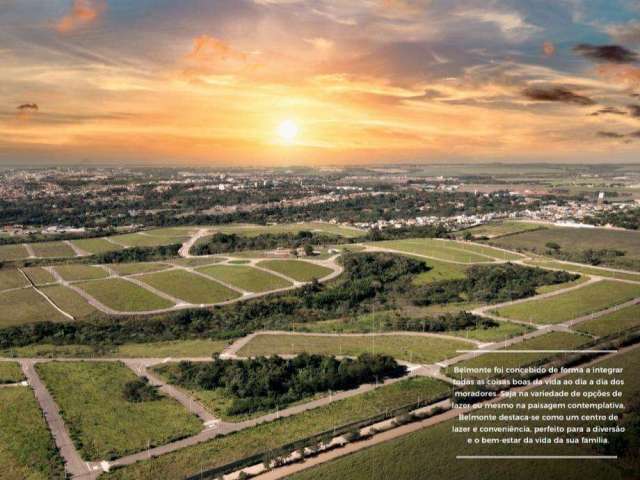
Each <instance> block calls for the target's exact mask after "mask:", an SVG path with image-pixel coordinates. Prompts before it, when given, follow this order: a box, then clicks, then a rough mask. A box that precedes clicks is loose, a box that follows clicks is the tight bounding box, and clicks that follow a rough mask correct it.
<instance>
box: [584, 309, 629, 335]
mask: <svg viewBox="0 0 640 480" xmlns="http://www.w3.org/2000/svg"><path fill="white" fill-rule="evenodd" d="M638 325H640V304H636V305H632V306H630V307H626V308H622V309H620V310H618V311H616V312H612V313H609V314H607V315H603V316H601V317H598V318H594V319H593V320H587V321H586V322H582V323H579V324H577V325H576V326H575V327H574V328H575V329H576V330H578V331H580V332H586V333H590V334H591V335H596V336H599V337H600V336H606V335H611V334H612V333H620V332H624V331H625V330H630V329H634V328H635V327H637V326H638Z"/></svg>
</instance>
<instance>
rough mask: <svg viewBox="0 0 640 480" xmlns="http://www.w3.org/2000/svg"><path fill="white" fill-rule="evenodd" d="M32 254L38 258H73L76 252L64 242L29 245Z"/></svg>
mask: <svg viewBox="0 0 640 480" xmlns="http://www.w3.org/2000/svg"><path fill="white" fill-rule="evenodd" d="M30 246H31V248H32V249H33V253H35V254H36V257H40V258H66V257H75V256H76V252H74V251H73V248H71V247H70V246H69V245H67V244H66V243H64V242H42V243H32V244H30Z"/></svg>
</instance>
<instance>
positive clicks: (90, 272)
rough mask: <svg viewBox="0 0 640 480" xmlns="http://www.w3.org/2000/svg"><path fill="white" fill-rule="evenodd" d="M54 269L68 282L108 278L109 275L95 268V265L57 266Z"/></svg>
mask: <svg viewBox="0 0 640 480" xmlns="http://www.w3.org/2000/svg"><path fill="white" fill-rule="evenodd" d="M51 268H53V269H54V270H55V271H56V272H58V273H59V274H60V276H61V277H62V278H64V279H65V280H66V281H68V282H75V281H80V280H95V279H98V278H107V277H108V276H109V274H108V273H107V271H106V270H104V269H102V268H100V267H95V266H93V265H73V264H69V265H56V266H55V267H51Z"/></svg>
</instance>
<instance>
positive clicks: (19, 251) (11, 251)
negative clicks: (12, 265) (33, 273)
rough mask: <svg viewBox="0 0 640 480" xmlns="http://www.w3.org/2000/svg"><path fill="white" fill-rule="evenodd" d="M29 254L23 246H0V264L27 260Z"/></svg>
mask: <svg viewBox="0 0 640 480" xmlns="http://www.w3.org/2000/svg"><path fill="white" fill-rule="evenodd" d="M28 257H29V252H27V249H26V248H25V247H24V245H0V262H7V261H11V260H21V259H23V258H28Z"/></svg>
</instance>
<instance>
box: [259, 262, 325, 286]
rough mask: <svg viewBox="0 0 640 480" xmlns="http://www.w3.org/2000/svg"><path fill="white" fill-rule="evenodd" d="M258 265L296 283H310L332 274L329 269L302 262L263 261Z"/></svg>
mask: <svg viewBox="0 0 640 480" xmlns="http://www.w3.org/2000/svg"><path fill="white" fill-rule="evenodd" d="M258 265H259V266H260V267H263V268H266V269H269V270H272V271H274V272H278V273H281V274H283V275H286V276H287V277H289V278H293V279H294V280H297V281H298V282H310V281H311V280H313V279H314V278H322V277H326V276H327V275H329V274H330V273H331V272H332V270H331V269H330V268H327V267H323V266H321V265H315V264H313V263H310V262H305V261H302V260H264V261H262V262H258Z"/></svg>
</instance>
